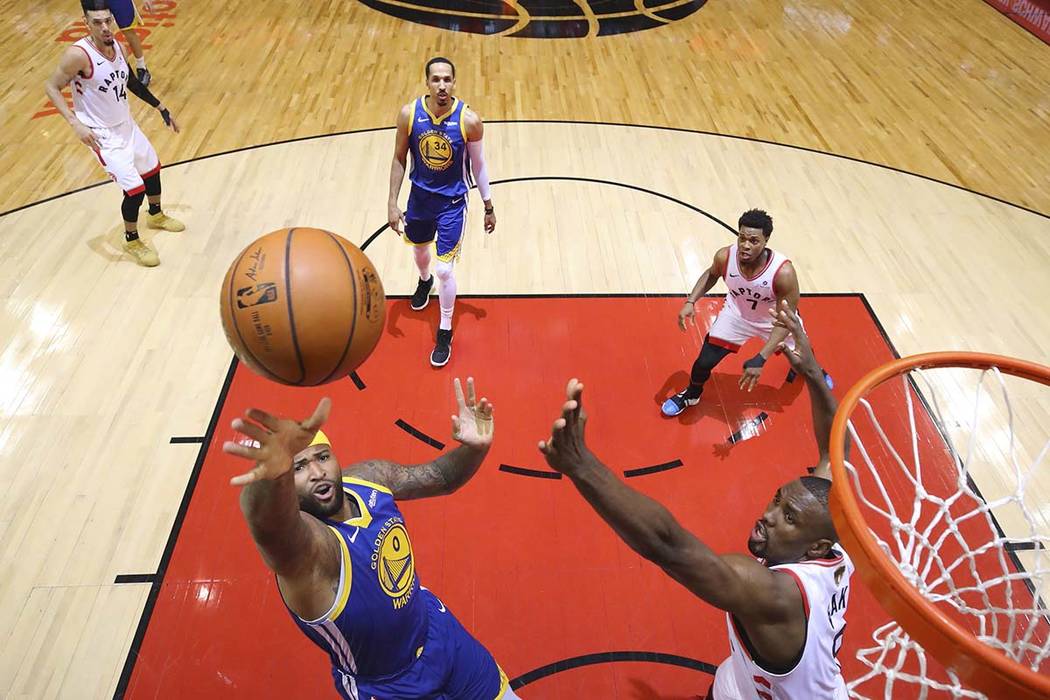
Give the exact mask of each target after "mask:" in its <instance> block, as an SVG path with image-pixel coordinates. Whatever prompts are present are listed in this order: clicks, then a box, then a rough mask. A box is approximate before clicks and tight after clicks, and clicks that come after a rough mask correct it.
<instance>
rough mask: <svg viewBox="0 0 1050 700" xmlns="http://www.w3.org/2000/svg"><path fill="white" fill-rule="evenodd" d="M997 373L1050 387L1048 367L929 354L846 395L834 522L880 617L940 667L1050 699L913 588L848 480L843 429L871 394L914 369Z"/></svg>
mask: <svg viewBox="0 0 1050 700" xmlns="http://www.w3.org/2000/svg"><path fill="white" fill-rule="evenodd" d="M933 367H970V368H974V369H987V368H989V367H997V368H999V370H1000V371H1001V372H1003V373H1004V374H1010V375H1013V376H1015V377H1021V378H1023V379H1029V380H1032V381H1035V382H1039V383H1040V384H1043V385H1050V367H1046V366H1044V365H1040V364H1037V363H1035V362H1028V361H1025V360H1018V359H1016V358H1012V357H1004V356H1002V355H991V354H987V353H975V352H931V353H925V354H922V355H912V356H911V357H905V358H901V359H899V360H894V361H893V362H888V363H886V364H885V365H882V366H881V367H877V368H876V369H874V370H872V371H871V372H869V373H868V374H866V375H865V376H864V377H863V378H862V379H861V380H860V381H858V382H857V383H856V384H855V385H854V386H853V387H852V388H851V389H850V390H849V392H848V393H847V394H846V397H845V398H844V399H843V400H842V403H841V404H839V408H838V411H837V412H836V413H835V420H834V422H833V423H832V427H831V445H830V448H831V472H832V476H833V481H832V486H831V493H832V497H831V503H830V506H831V515H832V518H833V520H834V522H835V527H836V529H837V531H838V533H839V539H840V541H841V544H842V546H843V548H845V549H846V551H847V552H849V554H850V557H851V558H852V559H853V561H854V562H855V564H856V567H857V571H858V572H859V573H860V574H861V578H863V579H864V581H865V583H867V584H868V587H869V588H871V590H872V592H873V593H874V594H875V597H876V598H877V599H878V600H879V602H880V604H881V605H882V607H883V609H885V610H886V612H887V613H889V614H890V615H892V616H893V617H894V618H895V619H896V620H897V621H898V622H899V623H900V626H901V627H902V628H903V629H904V631H906V632H907V633H908V634H909V635H910V636H911V637H912V638H913V639H915V641H917V642H918V643H919V644H921V645H922V646H923V648H924V649H925V650H926V651H927V652H928V653H930V654H931V655H932V656H933V657H934V658H935V659H937V660H938V661H939V662H940V663H941V664H942V665H943V666H945V667H946V668H950V669H951V670H952V671H954V672H955V673H956V674H957V675H958V676H959V679H960V680H961V681H962V682H963V683H964V684H966V685H967V686H969V687H971V688H973V689H976V690H979V691H981V692H982V693H985V694H987V695H988V696H990V697H992V698H1000V697H1002V698H1025V699H1026V700H1027V699H1028V698H1031V699H1032V700H1035V699H1036V698H1043V699H1045V698H1047V697H1050V676H1046V675H1043V674H1041V673H1038V672H1036V671H1033V670H1032V669H1030V668H1028V667H1026V666H1023V665H1021V664H1019V663H1017V662H1016V661H1013V660H1012V659H1010V658H1008V657H1007V656H1005V655H1004V654H1002V653H1001V652H999V651H997V650H996V649H993V648H992V647H990V646H988V645H986V644H984V643H983V642H981V641H980V640H979V639H977V638H976V637H975V636H974V635H973V634H972V633H970V632H969V631H967V630H965V629H963V628H962V627H961V626H960V625H959V624H958V623H956V622H955V621H954V620H952V619H951V618H949V617H948V616H947V615H946V614H945V613H944V612H942V611H941V610H939V609H938V608H937V607H936V606H934V605H933V604H932V603H930V602H929V601H928V600H926V598H924V597H923V596H922V594H921V593H919V591H918V590H917V589H916V588H915V587H914V586H912V585H911V584H910V583H908V581H907V579H905V578H904V575H903V574H901V572H900V571H899V570H898V569H897V565H896V563H895V562H894V561H893V560H892V559H890V558H889V557H888V556H886V554H885V553H883V551H882V549H881V548H880V547H879V546H878V544H877V543H876V541H875V537H874V536H873V535H872V534H871V532H870V531H869V529H868V524H867V521H866V520H865V519H864V516H863V515H862V514H861V510H860V504H859V503H858V502H857V499H856V497H855V495H854V493H853V489H852V486H851V484H850V479H849V477H848V474H847V472H846V463H845V450H844V446H845V444H846V443H845V440H846V425H847V422H848V420H849V417H850V416H851V415H852V414H853V409H854V408H856V406H857V404H858V403H859V402H860V400H861V399H862V398H863V397H864V396H865V395H867V394H868V392H869V391H870V390H871V389H873V388H874V387H876V386H878V385H879V384H882V383H883V382H885V381H887V380H888V379H892V378H893V377H895V376H898V375H901V374H903V373H905V372H908V371H911V370H913V369H928V368H933Z"/></svg>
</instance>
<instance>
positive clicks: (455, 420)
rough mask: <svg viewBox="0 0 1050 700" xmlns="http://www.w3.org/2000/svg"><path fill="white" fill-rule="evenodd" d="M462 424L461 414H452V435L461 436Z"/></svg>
mask: <svg viewBox="0 0 1050 700" xmlns="http://www.w3.org/2000/svg"><path fill="white" fill-rule="evenodd" d="M461 425H462V424H461V423H460V422H459V416H452V437H458V436H459V430H460V426H461Z"/></svg>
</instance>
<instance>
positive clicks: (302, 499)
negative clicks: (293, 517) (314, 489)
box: [299, 484, 346, 520]
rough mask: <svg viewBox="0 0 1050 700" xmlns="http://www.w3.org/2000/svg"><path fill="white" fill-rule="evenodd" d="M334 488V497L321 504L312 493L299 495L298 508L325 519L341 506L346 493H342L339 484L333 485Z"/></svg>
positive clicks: (336, 511)
mask: <svg viewBox="0 0 1050 700" xmlns="http://www.w3.org/2000/svg"><path fill="white" fill-rule="evenodd" d="M332 488H334V489H335V497H334V498H333V499H332V502H331V503H328V504H322V503H319V502H318V501H317V499H316V498H314V497H313V494H306V495H305V496H299V510H302V511H305V512H307V513H309V514H310V515H312V516H314V517H315V518H318V519H320V520H327V519H329V518H331V517H332V516H333V515H335V514H336V513H338V512H339V511H340V510H342V508H343V499H344V498H345V497H346V494H344V493H343V489H342V488H341V487H340V485H338V484H336V485H333V487H332Z"/></svg>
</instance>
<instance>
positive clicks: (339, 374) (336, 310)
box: [219, 227, 386, 386]
mask: <svg viewBox="0 0 1050 700" xmlns="http://www.w3.org/2000/svg"><path fill="white" fill-rule="evenodd" d="M219 308H220V311H221V314H222V327H223V330H224V331H225V332H226V339H227V340H228V341H229V343H230V346H231V347H232V348H233V351H234V352H235V353H236V354H237V357H238V358H239V359H240V360H241V362H243V363H244V364H246V365H247V366H248V367H250V368H251V369H252V370H253V371H255V372H256V373H258V374H260V375H262V376H263V377H266V378H267V379H272V380H273V381H275V382H280V383H282V384H291V385H295V386H314V385H317V384H325V383H327V382H331V381H335V380H337V379H341V378H343V377H345V376H346V375H348V374H349V373H350V372H352V371H353V370H354V369H356V368H357V367H359V366H360V365H361V363H362V362H364V361H365V360H366V359H367V358H368V356H369V355H370V354H372V351H373V350H374V349H375V347H376V344H377V343H378V342H379V336H380V334H381V333H382V330H383V319H384V318H385V315H386V295H385V294H384V293H383V283H382V282H381V281H380V279H379V275H378V274H377V273H376V270H375V267H374V266H373V265H372V261H370V260H369V259H368V256H366V255H365V254H364V253H363V252H361V249H360V248H358V247H357V246H355V245H354V244H353V243H350V242H349V241H347V240H346V239H344V238H342V237H340V236H337V235H336V234H334V233H331V232H329V231H323V230H321V229H316V228H298V227H297V228H288V229H280V230H278V231H273V232H272V233H268V234H266V235H265V236H262V237H261V238H259V239H258V240H256V241H255V242H253V243H252V244H251V245H249V246H248V247H247V248H245V249H244V250H243V251H242V252H241V254H240V255H238V256H237V259H236V260H234V261H233V264H232V265H230V269H229V270H228V271H227V272H226V278H225V279H224V280H223V283H222V292H221V294H220V297H219Z"/></svg>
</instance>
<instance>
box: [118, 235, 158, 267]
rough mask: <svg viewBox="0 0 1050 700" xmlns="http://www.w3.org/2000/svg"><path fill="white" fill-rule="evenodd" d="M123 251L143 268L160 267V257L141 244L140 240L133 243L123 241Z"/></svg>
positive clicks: (137, 239)
mask: <svg viewBox="0 0 1050 700" xmlns="http://www.w3.org/2000/svg"><path fill="white" fill-rule="evenodd" d="M124 250H125V251H126V252H127V254H128V255H130V256H131V257H133V258H135V262H137V263H138V264H139V265H142V266H143V267H156V266H157V265H160V256H158V255H157V252H156V251H155V250H153V249H152V248H150V247H149V246H148V245H146V244H145V243H143V242H142V239H141V238H136V239H135V240H133V241H124Z"/></svg>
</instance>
